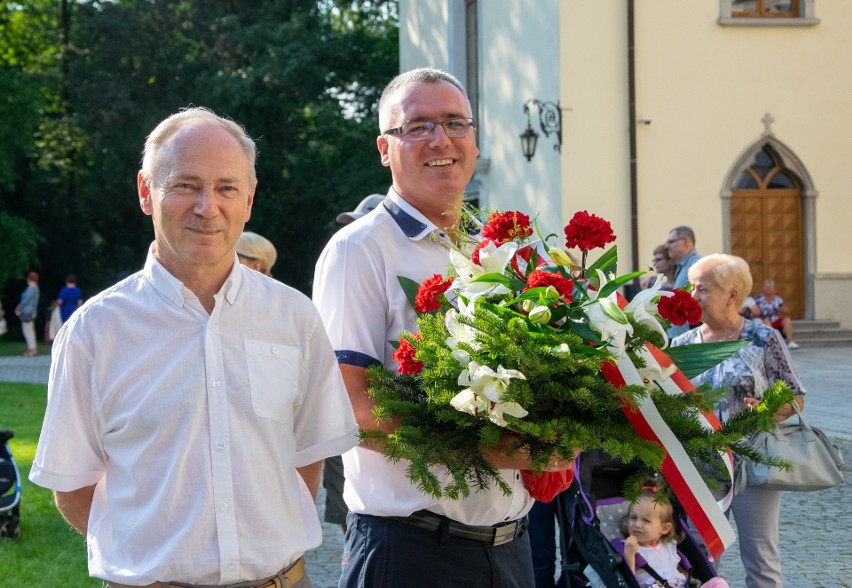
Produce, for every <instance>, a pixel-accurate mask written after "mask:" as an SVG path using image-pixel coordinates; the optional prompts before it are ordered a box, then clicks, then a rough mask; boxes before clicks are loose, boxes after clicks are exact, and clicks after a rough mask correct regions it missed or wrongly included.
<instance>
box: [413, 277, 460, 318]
mask: <svg viewBox="0 0 852 588" xmlns="http://www.w3.org/2000/svg"><path fill="white" fill-rule="evenodd" d="M452 285H453V278H452V276H450V277H448V278H444V276H442V275H441V274H435V275H433V276H432V277H431V278H428V279H427V280H425V281H424V282H423V283H422V284H421V285H420V288H419V289H418V290H417V296H416V297H415V298H414V310H416V311H417V312H432V311H433V310H438V309H439V308H441V301H440V299H439V297H440V296H441V295H442V294H443V293H444V292H446V291H447V290H448V289H449V288H450V286H452Z"/></svg>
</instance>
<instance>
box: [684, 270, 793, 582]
mask: <svg viewBox="0 0 852 588" xmlns="http://www.w3.org/2000/svg"><path fill="white" fill-rule="evenodd" d="M689 281H690V283H691V284H692V287H693V290H692V295H693V296H694V297H695V299H696V300H697V301H698V304H699V305H700V306H701V310H702V321H703V324H702V325H700V326H698V327H696V328H694V329H692V330H691V331H688V332H686V333H684V334H682V335H680V336H678V337H676V338H675V339H673V340H672V342H671V345H672V346H678V345H688V344H694V343H710V342H713V341H733V340H736V339H743V340H748V341H750V343H749V344H748V345H747V346H745V347H743V348H742V349H740V350H739V351H738V352H737V353H735V354H734V355H732V356H731V357H729V358H728V359H726V360H725V361H723V362H722V363H720V364H718V365H717V366H716V367H714V368H712V369H710V370H708V371H706V372H704V373H703V374H701V375H700V376H697V377H695V378H693V379H692V383H693V384H695V385H696V386H698V385H701V384H710V385H711V386H713V387H714V388H718V387H726V388H727V389H728V391H729V392H728V396H727V397H725V398H723V399H722V400H720V401H719V402H718V404H717V405H716V412H717V415H718V416H719V419H720V420H722V421H726V420H728V419H729V418H731V417H732V416H733V415H735V414H737V413H739V412H742V411H744V410H749V409H751V408H753V407H755V406H757V405H758V404H760V402H761V400H762V398H763V391H764V390H766V389H767V388H768V387H770V386H771V385H772V384H774V383H775V382H777V381H779V380H780V381H783V382H785V383H786V384H787V385H789V386H790V388H792V389H793V391H794V392H795V393H796V397H795V402H796V403H797V405H798V407H799V408H800V409H801V408H804V397H803V395H804V392H805V391H804V388H803V387H802V383H801V381H800V380H799V376H798V375H797V374H796V370H795V368H794V366H793V362H792V360H791V358H790V353H789V351H788V350H787V346H786V344H785V343H784V340H783V339H782V338H781V336H780V335H779V334H778V332H777V331H776V330H775V329H773V328H772V327H769V326H766V325H764V324H763V323H761V322H760V321H759V320H747V319H745V318H744V317H743V316H741V315H740V314H739V312H738V311H739V309H740V307H741V306H742V304H743V301H744V300H745V298H746V296H748V295H749V292H750V291H751V287H752V277H751V272H750V270H749V267H748V264H747V263H746V262H745V260H743V259H742V258H740V257H736V256H734V255H725V254H714V255H708V256H706V257H703V258H701V259H699V260H698V261H697V262H695V264H694V265H693V266H692V267H691V268H690V269H689ZM794 412H795V410H794V408H793V406H792V405H789V406H785V407H784V408H782V409H781V410H779V411H778V412H777V413H776V414H775V417H774V418H775V420H776V421H777V422H780V421H783V420H785V419H787V418H788V417H790V416H791V415H792V414H794ZM740 466H741V464H740V463H737V464H736V465H735V468H739V467H740ZM731 512H732V513H733V515H734V519H735V520H736V522H737V532H738V539H739V541H738V543H739V548H740V558H741V559H742V562H743V567H744V568H745V571H746V578H745V585H746V586H747V588H768V587H780V586H783V576H782V574H781V555H780V552H779V546H778V520H779V517H780V513H781V492H780V491H774V490H760V489H756V488H748V487H747V488H745V489H744V490H743V491H742V492H741V493H739V494H737V495H736V496H734V499H733V503H732V505H731Z"/></svg>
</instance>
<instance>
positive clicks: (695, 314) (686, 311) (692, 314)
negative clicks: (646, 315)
mask: <svg viewBox="0 0 852 588" xmlns="http://www.w3.org/2000/svg"><path fill="white" fill-rule="evenodd" d="M673 292H674V296H661V297H660V301H659V302H658V303H657V312H659V313H660V316H661V317H663V318H664V319H666V320H667V321H669V322H670V323H671V324H673V325H678V326H680V325H683V324H685V323H689V324H691V325H694V324H696V323H698V322H700V321H701V307H700V306H698V302H696V301H695V298H693V297H692V295H691V294H690V293H689V292H687V291H686V290H674V291H673Z"/></svg>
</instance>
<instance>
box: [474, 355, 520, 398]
mask: <svg viewBox="0 0 852 588" xmlns="http://www.w3.org/2000/svg"><path fill="white" fill-rule="evenodd" d="M470 365H471V366H473V365H474V362H471V364H470ZM469 369H470V379H471V384H470V387H471V388H472V389H473V390H474V392H476V393H478V394H482V395H483V396H485V397H486V398H487V399H488V400H490V401H491V402H500V399H501V398H503V394H504V393H505V392H506V390H508V389H509V380H511V379H512V378H518V379H521V380H526V379H527V377H526V376H525V375H524V374H522V373H521V372H519V371H518V370H507V369H505V368H503V366H502V365H501V366H498V367H497V371H496V372H495V371H494V370H493V369H491V368H490V367H489V366H487V365H480V366H476V368H475V369H473V368H469Z"/></svg>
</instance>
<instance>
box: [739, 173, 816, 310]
mask: <svg viewBox="0 0 852 588" xmlns="http://www.w3.org/2000/svg"><path fill="white" fill-rule="evenodd" d="M731 253H733V254H734V255H739V256H740V257H742V258H743V259H745V260H746V261H747V262H748V264H749V267H750V268H751V275H752V278H754V288H753V290H752V294H757V293H759V292H760V290H761V288H762V287H763V281H764V280H766V279H772V280H775V287H776V292H777V293H778V295H779V296H781V297H782V298H783V299H784V306H785V307H786V309H787V312H788V313H789V315H790V317H791V318H794V319H801V318H803V317H804V309H805V284H804V267H803V260H804V257H803V253H804V248H803V240H802V193H801V190H799V189H797V188H765V187H764V188H757V189H751V190H749V189H745V190H733V194H732V199H731Z"/></svg>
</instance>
